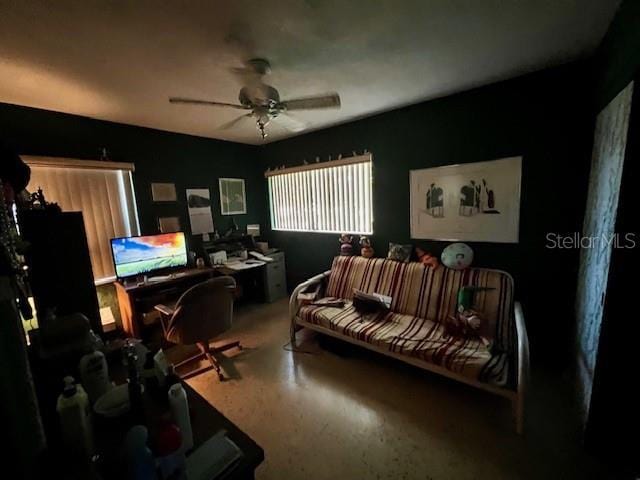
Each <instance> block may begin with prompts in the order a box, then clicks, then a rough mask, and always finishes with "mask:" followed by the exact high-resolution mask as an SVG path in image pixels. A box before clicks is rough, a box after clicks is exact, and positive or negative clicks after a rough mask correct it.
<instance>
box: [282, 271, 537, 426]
mask: <svg viewBox="0 0 640 480" xmlns="http://www.w3.org/2000/svg"><path fill="white" fill-rule="evenodd" d="M330 273H331V270H328V271H326V272H324V273H321V274H320V275H316V276H315V277H312V278H310V279H309V280H307V281H305V282H303V283H301V284H300V285H298V286H297V287H296V288H295V290H294V291H293V293H292V294H291V298H290V300H289V316H290V318H291V328H290V336H291V345H292V346H295V343H296V332H297V331H298V330H300V329H301V328H303V327H306V328H309V329H311V330H315V331H317V332H320V333H323V334H325V335H329V336H332V337H335V338H338V339H340V340H344V341H347V342H349V343H353V344H354V345H359V346H361V347H364V348H367V349H369V350H373V351H374V352H378V353H381V354H383V355H386V356H388V357H392V358H396V359H398V360H401V361H403V362H405V363H409V364H411V365H414V366H416V367H419V368H422V369H424V370H428V371H430V372H434V373H438V374H440V375H443V376H445V377H448V378H451V379H453V380H457V381H459V382H462V383H466V384H467V385H471V386H472V387H476V388H479V389H480V390H484V391H486V392H489V393H493V394H494V395H499V396H501V397H504V398H507V399H508V400H510V401H511V406H512V413H513V418H514V421H515V428H516V432H517V433H518V434H520V435H521V434H522V433H523V432H524V406H525V405H524V404H525V395H526V390H527V384H528V381H529V338H528V336H527V329H526V327H525V323H524V315H523V313H522V306H521V305H520V302H514V315H515V326H516V349H517V355H516V359H517V362H518V364H517V369H516V390H511V389H509V388H501V387H497V386H494V385H491V384H488V383H483V382H480V381H478V380H474V379H472V378H469V377H465V376H463V375H460V374H458V373H456V372H452V371H451V370H447V369H446V368H443V367H440V366H439V365H435V364H433V363H429V362H426V361H424V360H420V359H419V358H413V357H410V356H407V355H402V354H399V353H395V352H390V351H388V350H385V349H383V348H380V347H377V346H375V345H372V344H370V343H367V342H363V341H362V340H357V339H355V338H352V337H348V336H346V335H342V334H340V333H338V332H335V331H333V330H330V329H328V328H325V327H323V326H321V325H315V324H312V323H309V322H306V321H305V320H303V319H301V318H300V317H298V308H299V305H298V294H299V293H301V292H303V291H305V290H307V289H308V288H309V287H312V286H315V285H317V284H318V283H322V282H325V281H326V280H327V279H328V278H329V275H330ZM501 273H504V274H505V275H509V274H508V273H506V272H501ZM510 368H511V367H510Z"/></svg>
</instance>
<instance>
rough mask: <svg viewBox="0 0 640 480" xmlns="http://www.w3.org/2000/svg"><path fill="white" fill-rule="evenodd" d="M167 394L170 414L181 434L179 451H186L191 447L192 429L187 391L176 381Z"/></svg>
mask: <svg viewBox="0 0 640 480" xmlns="http://www.w3.org/2000/svg"><path fill="white" fill-rule="evenodd" d="M168 396H169V406H170V408H171V415H172V416H173V420H174V421H175V422H176V424H177V425H178V428H179V429H180V433H181V434H182V446H181V447H180V451H181V452H182V453H186V452H188V451H189V450H191V449H192V448H193V431H192V430H191V418H190V417H189V402H188V401H187V392H185V391H184V388H183V387H182V385H181V384H179V383H176V384H174V385H172V386H171V387H170V388H169V393H168Z"/></svg>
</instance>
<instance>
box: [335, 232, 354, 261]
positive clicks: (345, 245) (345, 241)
mask: <svg viewBox="0 0 640 480" xmlns="http://www.w3.org/2000/svg"><path fill="white" fill-rule="evenodd" d="M338 242H340V255H343V256H346V257H350V256H351V255H353V244H352V242H353V236H351V235H347V234H346V233H343V234H342V235H340V239H339V240H338Z"/></svg>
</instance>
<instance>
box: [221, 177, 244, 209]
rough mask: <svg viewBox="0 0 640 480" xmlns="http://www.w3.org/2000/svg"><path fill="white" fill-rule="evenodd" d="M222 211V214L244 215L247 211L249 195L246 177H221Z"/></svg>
mask: <svg viewBox="0 0 640 480" xmlns="http://www.w3.org/2000/svg"><path fill="white" fill-rule="evenodd" d="M218 187H219V189H220V212H221V213H222V215H243V214H246V213H247V196H246V191H245V185H244V179H242V178H220V179H218Z"/></svg>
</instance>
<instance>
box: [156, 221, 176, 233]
mask: <svg viewBox="0 0 640 480" xmlns="http://www.w3.org/2000/svg"><path fill="white" fill-rule="evenodd" d="M158 229H159V230H160V233H173V232H179V231H180V230H181V229H180V218H179V217H158Z"/></svg>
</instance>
